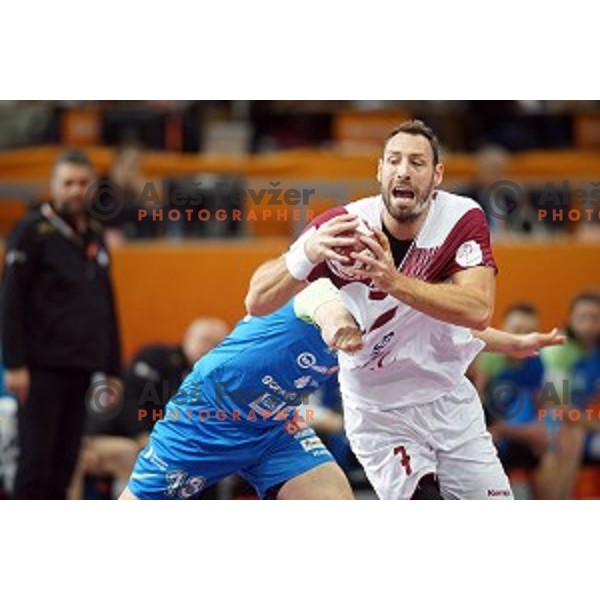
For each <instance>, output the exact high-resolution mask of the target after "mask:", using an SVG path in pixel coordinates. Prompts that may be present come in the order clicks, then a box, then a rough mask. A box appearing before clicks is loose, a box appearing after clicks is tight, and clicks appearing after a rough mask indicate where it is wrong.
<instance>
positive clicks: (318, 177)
mask: <svg viewBox="0 0 600 600" xmlns="http://www.w3.org/2000/svg"><path fill="white" fill-rule="evenodd" d="M407 118H419V119H422V120H424V121H425V122H426V123H427V124H429V125H430V126H431V127H432V128H433V129H434V130H435V131H436V133H437V134H438V136H439V138H440V141H441V143H442V146H443V149H444V155H443V162H444V163H445V165H446V171H445V179H444V183H443V185H442V186H441V187H442V188H444V189H448V190H450V191H456V192H458V193H464V194H465V195H469V196H471V197H474V198H475V199H476V200H478V201H479V202H481V204H482V206H483V208H484V210H485V211H486V214H487V216H488V220H489V223H490V227H491V231H492V236H493V249H494V254H495V258H496V261H497V263H498V267H499V275H498V278H497V300H496V309H495V317H494V322H493V325H494V326H497V327H499V326H501V325H502V323H503V315H504V313H505V311H506V310H507V309H508V308H509V307H511V306H513V305H515V304H523V303H527V304H529V305H532V306H533V307H535V308H536V309H537V311H538V312H539V323H540V327H541V328H542V329H544V330H548V329H551V328H553V327H555V326H556V327H563V326H565V325H566V323H567V319H568V316H569V310H570V304H571V301H572V300H573V298H575V297H576V296H577V295H578V294H580V293H582V292H588V291H590V292H594V290H595V291H597V290H598V287H599V286H600V102H557V101H552V102H546V101H529V102H507V101H498V102H496V101H479V102H469V101H460V102H455V101H452V102H450V101H448V102H443V101H435V102H427V101H423V102H414V101H411V102H402V101H397V102H391V101H386V102H379V101H369V102H366V101H361V102H352V101H339V102H331V101H327V102H319V101H314V102H313V101H285V102H284V101H231V102H230V101H198V102H188V101H185V102H184V101H181V102H180V101H171V102H150V101H148V102H143V101H135V102H134V101H132V102H123V101H119V102H106V101H103V102H68V101H48V102H9V101H2V102H0V236H2V237H3V238H4V237H5V236H6V235H7V233H8V232H9V231H10V230H11V229H12V228H13V227H14V225H15V223H17V222H18V221H19V220H20V219H21V218H22V217H23V216H24V215H25V213H26V211H27V210H29V208H30V207H31V205H33V204H35V203H38V202H43V201H45V200H47V199H48V195H49V190H48V180H49V176H50V171H51V167H52V165H53V162H54V161H55V159H56V157H57V156H58V155H59V153H60V152H61V151H63V150H64V149H66V148H80V149H83V150H84V151H85V152H86V153H87V154H88V155H89V157H90V158H91V160H92V161H93V163H94V164H95V166H96V168H97V170H98V173H99V175H100V176H101V177H104V178H107V179H111V180H112V181H113V182H114V181H115V177H116V176H115V175H114V173H115V170H116V169H121V171H127V170H128V169H129V170H130V171H131V181H135V182H136V184H135V185H137V187H135V186H134V187H135V192H133V193H131V194H130V195H129V196H128V198H127V204H126V205H119V204H118V202H117V204H115V201H114V198H112V199H111V198H108V200H106V201H105V202H104V201H103V200H102V199H100V200H99V201H98V202H97V203H95V204H94V206H93V210H94V211H96V214H95V216H96V217H97V218H98V220H99V221H100V222H101V223H103V225H105V227H106V230H107V237H108V241H109V244H110V251H111V256H112V275H113V281H114V286H115V291H116V302H117V309H118V318H119V322H120V327H121V339H122V349H123V363H124V365H123V366H124V367H126V366H127V365H128V363H129V362H130V361H131V360H132V359H133V357H134V356H135V354H136V353H137V352H138V351H139V350H140V349H141V348H143V347H144V346H147V345H149V344H156V343H162V344H173V345H176V344H178V343H180V341H181V339H182V336H183V335H184V332H185V330H186V327H187V326H188V325H189V324H190V323H191V322H192V321H194V320H195V319H197V318H200V317H217V318H220V319H223V320H224V321H225V322H226V323H227V325H228V326H229V327H233V326H234V325H235V323H236V322H237V321H238V320H239V319H241V318H242V317H243V316H244V303H243V301H244V296H245V292H246V290H247V286H248V281H249V278H250V276H251V274H252V272H253V270H254V269H255V268H256V267H257V266H258V265H259V264H260V263H261V262H263V261H265V260H267V259H269V258H271V257H274V256H276V255H278V254H280V253H281V252H283V251H284V250H285V249H286V248H287V246H288V245H289V243H290V241H291V239H292V238H293V236H295V235H296V234H297V233H298V232H299V231H301V229H302V228H303V226H304V225H305V224H306V221H307V219H308V220H309V219H310V216H311V215H317V214H319V213H320V212H322V211H323V210H326V209H327V208H330V207H332V206H335V205H338V204H344V203H346V202H348V201H350V200H352V199H356V198H359V197H362V196H365V195H370V194H375V193H377V191H378V186H377V182H376V179H375V175H376V167H377V159H378V157H379V154H380V151H381V145H382V140H383V139H384V137H385V135H386V134H387V133H388V131H389V130H390V129H391V128H393V127H394V126H395V125H396V124H398V123H399V122H401V121H403V120H405V119H407ZM118 161H123V162H124V163H126V164H122V165H120V166H116V164H115V163H116V162H118ZM127 161H129V162H127ZM123 177H124V178H125V179H126V178H127V176H126V175H124V176H123ZM140 182H142V183H141V184H140ZM132 185H133V184H132ZM117 187H118V186H117ZM219 211H222V212H219ZM234 211H237V212H234ZM472 376H473V378H474V379H476V378H477V366H476V365H475V366H474V367H473V373H472ZM595 377H596V382H597V381H599V380H600V373H596V375H595ZM574 385H575V383H574ZM597 392H598V387H596V388H595V393H596V394H597ZM484 396H485V394H484ZM492 400H493V398H492ZM593 404H594V398H591V399H590V400H589V406H593ZM552 408H555V409H557V408H560V407H559V406H558V405H555V406H554V407H552ZM564 408H565V411H564V412H563V413H560V416H557V418H556V419H554V420H553V419H552V418H551V415H548V414H546V415H545V416H544V417H543V418H542V417H541V416H540V415H538V416H536V419H535V422H533V421H532V422H529V423H524V424H523V426H524V427H528V429H527V436H528V437H524V438H523V439H524V445H525V446H528V447H529V451H530V453H531V452H533V454H534V455H535V456H536V459H537V462H536V464H535V465H533V466H532V464H530V463H528V462H527V461H519V460H518V457H517V459H515V457H514V456H511V457H509V458H507V461H508V464H507V465H506V466H507V468H508V470H509V473H510V476H511V480H512V483H513V486H514V489H515V494H516V495H517V496H518V497H523V498H532V497H539V491H538V483H539V481H538V479H539V478H541V477H543V474H541V473H540V471H541V469H542V466H544V467H545V468H546V473H557V472H558V471H559V470H561V469H567V470H569V469H570V470H571V471H572V472H573V482H572V485H569V486H567V487H566V488H565V489H566V491H563V492H561V493H558V492H557V496H556V497H576V498H595V497H600V448H598V446H599V444H597V443H595V442H594V437H595V435H600V433H599V434H595V433H594V432H593V430H594V427H595V426H594V423H593V422H591V421H593V420H595V416H594V415H595V413H593V411H592V412H590V414H592V417H591V418H590V419H588V421H590V422H587V423H584V422H583V421H585V418H584V417H583V415H582V413H581V411H580V413H579V415H580V416H579V418H577V417H576V416H575V414H574V413H573V414H572V415H571V416H570V417H569V415H568V409H569V408H570V407H569V406H565V407H564ZM327 410H328V411H331V412H332V413H335V414H337V415H339V412H340V409H339V405H336V403H335V402H332V403H331V404H330V405H329V406H328V409H327ZM14 411H15V407H14V401H11V399H10V398H9V396H7V395H6V394H4V398H3V400H2V412H1V413H0V419H1V421H0V424H1V427H2V429H0V435H1V436H2V437H1V438H0V440H1V442H2V447H1V448H0V451H1V452H2V454H1V455H0V460H1V461H2V462H1V464H2V477H3V478H4V479H9V478H10V476H11V468H12V465H13V464H14V461H15V460H16V451H17V448H16V447H15V444H14V432H13V429H12V427H11V423H14ZM491 412H492V413H493V412H494V409H493V407H492V411H491ZM556 414H557V415H559V413H556ZM491 417H492V418H491V422H497V421H498V419H500V420H501V418H502V416H501V415H500V416H499V415H498V414H495V415H494V414H492V415H491ZM598 422H599V426H598V427H596V429H597V430H598V431H599V432H600V419H598ZM329 426H330V425H328V427H329ZM331 427H334V426H331ZM563 428H569V432H575V433H574V435H573V436H571V438H569V439H571V440H572V447H569V448H567V449H565V448H563V447H562V446H561V442H560V441H557V440H560V439H561V438H560V436H561V433H560V430H561V429H563ZM542 429H543V431H542ZM524 431H525V430H524ZM544 431H545V433H544ZM328 435H329V437H330V438H331V443H332V444H333V445H334V446H335V448H336V451H337V452H339V453H341V455H343V460H345V461H346V462H345V464H344V467H345V469H346V471H347V473H348V474H349V478H350V480H351V482H352V484H353V486H354V488H355V491H356V493H357V496H358V497H364V498H369V497H373V495H372V492H371V491H370V489H369V486H368V484H367V482H366V481H365V479H364V476H362V473H361V471H360V469H359V468H358V465H357V464H356V463H355V462H354V461H353V460H352V458H351V457H349V456H348V455H347V454H345V449H344V440H343V434H342V433H341V432H339V431H337V432H335V431H334V432H330V431H328V432H327V434H326V435H325V436H324V437H328ZM501 437H502V436H499V438H498V439H499V441H500V442H502V440H501V439H500V438H501ZM566 443H567V444H568V443H571V442H566ZM563 451H564V456H563V454H561V453H563ZM566 463H568V464H566ZM79 467H80V470H83V472H82V473H81V475H82V478H83V479H82V483H81V485H80V486H79V489H78V490H76V491H73V497H85V498H109V497H111V486H112V484H113V479H114V477H112V476H111V474H110V473H102V472H101V471H100V472H98V471H97V470H94V468H93V467H89V468H88V467H87V466H86V464H85V460H84V459H83V458H82V459H81V460H80V465H79ZM567 479H568V476H567ZM0 487H2V489H3V492H2V494H3V495H4V496H5V497H9V496H10V485H9V484H7V483H6V481H5V482H4V484H3V485H2V486H0ZM561 494H562V496H561ZM207 496H209V497H217V498H232V497H240V498H241V497H251V496H252V494H251V491H250V490H249V489H248V488H246V487H245V486H244V485H242V484H241V483H240V482H238V481H236V480H229V481H227V482H225V483H224V484H222V485H221V486H218V488H217V489H216V490H213V491H212V492H211V493H209V494H207Z"/></svg>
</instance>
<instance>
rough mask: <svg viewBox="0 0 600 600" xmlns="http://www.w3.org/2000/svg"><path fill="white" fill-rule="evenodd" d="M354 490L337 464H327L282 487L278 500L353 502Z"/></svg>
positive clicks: (314, 468)
mask: <svg viewBox="0 0 600 600" xmlns="http://www.w3.org/2000/svg"><path fill="white" fill-rule="evenodd" d="M353 499H354V496H353V494H352V488H351V487H350V483H349V482H348V480H347V479H346V476H345V475H344V472H343V471H342V469H341V468H340V467H339V465H338V464H337V463H335V462H326V463H323V464H321V465H319V466H317V467H312V468H311V469H310V470H308V471H306V472H305V473H302V474H301V475H297V476H296V477H294V478H293V479H290V480H289V481H287V482H286V483H284V484H283V486H281V488H280V490H279V492H278V493H277V500H353Z"/></svg>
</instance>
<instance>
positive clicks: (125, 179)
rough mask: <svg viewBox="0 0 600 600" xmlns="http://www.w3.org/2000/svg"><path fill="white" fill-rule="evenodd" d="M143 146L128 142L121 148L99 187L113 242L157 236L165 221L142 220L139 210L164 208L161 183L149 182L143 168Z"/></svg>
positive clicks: (103, 210) (101, 208)
mask: <svg viewBox="0 0 600 600" xmlns="http://www.w3.org/2000/svg"><path fill="white" fill-rule="evenodd" d="M142 158H143V155H142V148H141V146H139V145H137V144H135V143H128V144H126V145H124V146H121V147H120V148H118V149H117V151H116V153H115V158H114V161H113V164H112V166H111V169H110V173H109V175H108V178H106V179H104V180H103V185H102V186H101V187H100V189H99V190H98V198H97V202H99V209H98V213H99V214H106V215H107V218H106V219H105V220H104V225H105V227H106V229H107V237H108V238H109V241H110V242H111V245H112V244H115V243H119V242H122V241H123V240H124V239H141V238H152V237H156V236H157V235H158V234H159V232H160V230H161V223H160V222H159V221H153V220H151V219H139V218H138V210H139V209H140V208H145V209H148V210H149V211H151V210H152V209H160V208H161V206H162V193H161V185H160V183H159V182H155V181H149V180H148V178H146V177H145V176H144V174H143V171H142Z"/></svg>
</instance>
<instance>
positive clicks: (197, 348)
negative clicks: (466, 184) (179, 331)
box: [182, 318, 229, 365]
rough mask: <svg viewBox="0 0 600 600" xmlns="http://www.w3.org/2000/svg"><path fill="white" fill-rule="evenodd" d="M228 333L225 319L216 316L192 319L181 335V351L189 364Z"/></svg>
mask: <svg viewBox="0 0 600 600" xmlns="http://www.w3.org/2000/svg"><path fill="white" fill-rule="evenodd" d="M228 333H229V327H228V326H227V323H225V321H222V320H221V319H216V318H207V319H197V320H195V321H193V322H192V323H191V324H190V325H189V326H188V328H187V329H186V331H185V334H184V336H183V344H182V346H183V353H184V354H185V357H186V359H187V361H188V362H189V364H190V365H193V364H194V363H195V362H197V361H198V360H200V359H201V358H202V357H203V356H204V355H205V354H206V353H207V352H209V351H210V350H212V349H213V348H214V347H215V346H217V345H219V344H220V343H221V342H222V341H223V339H224V338H225V336H226V335H227V334H228Z"/></svg>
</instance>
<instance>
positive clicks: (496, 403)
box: [475, 304, 550, 495]
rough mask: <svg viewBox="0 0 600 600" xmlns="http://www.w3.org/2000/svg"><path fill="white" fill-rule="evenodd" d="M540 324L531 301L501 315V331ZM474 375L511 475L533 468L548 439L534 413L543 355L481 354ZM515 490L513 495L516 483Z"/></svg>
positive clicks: (522, 329) (522, 330)
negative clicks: (516, 357)
mask: <svg viewBox="0 0 600 600" xmlns="http://www.w3.org/2000/svg"><path fill="white" fill-rule="evenodd" d="M539 328H540V322H539V316H538V312H537V310H536V309H535V307H533V306H532V305H529V304H515V305H513V306H511V307H510V308H509V309H508V310H507V311H506V313H505V315H504V321H503V324H502V329H503V330H505V331H507V332H509V333H515V334H527V333H532V332H534V331H538V330H539ZM475 373H476V377H475V383H476V385H477V388H478V390H479V392H480V394H481V397H482V398H484V403H485V408H486V414H487V416H488V420H489V423H490V426H489V431H490V433H491V434H492V436H493V438H494V441H495V443H496V445H497V447H498V453H499V455H500V459H501V460H502V463H503V464H504V466H505V468H506V469H507V471H508V472H509V475H510V471H511V470H514V469H534V470H535V469H537V468H538V467H539V465H540V461H541V457H542V456H543V455H544V453H545V452H546V450H547V449H548V447H549V443H550V437H549V434H548V431H547V430H546V427H545V425H544V423H543V422H540V420H539V418H538V411H537V396H538V394H539V392H540V389H541V387H542V383H543V380H544V367H543V364H542V361H541V359H540V358H539V356H532V357H528V358H524V359H515V358H511V357H510V356H507V355H505V354H497V353H493V352H485V353H483V354H481V355H480V356H479V357H478V359H477V361H476V364H475ZM514 491H515V495H517V493H518V490H517V486H516V485H515V486H514Z"/></svg>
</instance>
